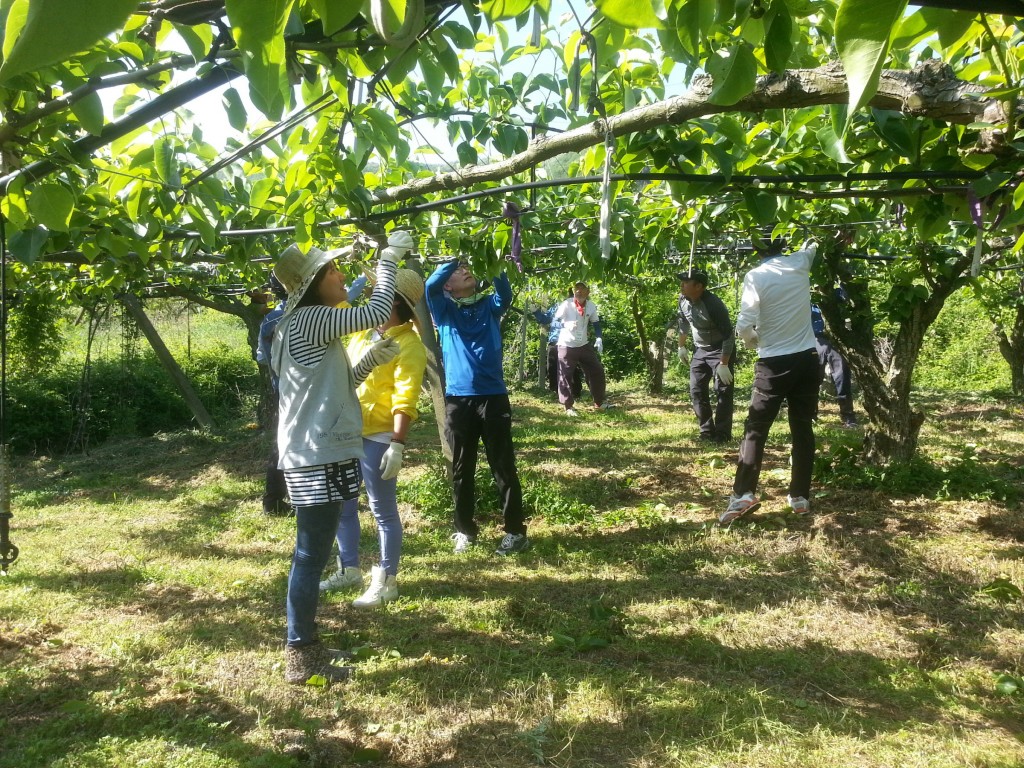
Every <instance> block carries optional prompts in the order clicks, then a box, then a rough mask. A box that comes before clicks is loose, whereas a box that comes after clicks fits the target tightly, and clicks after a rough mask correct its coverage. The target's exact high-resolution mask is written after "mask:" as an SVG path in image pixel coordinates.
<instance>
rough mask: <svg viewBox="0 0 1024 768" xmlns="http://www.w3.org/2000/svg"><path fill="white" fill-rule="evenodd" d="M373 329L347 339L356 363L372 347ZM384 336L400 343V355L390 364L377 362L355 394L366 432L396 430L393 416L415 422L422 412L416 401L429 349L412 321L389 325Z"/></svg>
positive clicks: (350, 358) (349, 352)
mask: <svg viewBox="0 0 1024 768" xmlns="http://www.w3.org/2000/svg"><path fill="white" fill-rule="evenodd" d="M373 334H374V331H373V329H370V330H368V331H362V332H360V333H357V334H355V335H353V336H352V338H351V339H350V340H349V342H348V359H349V360H351V361H352V364H353V365H355V364H356V363H358V362H359V360H360V359H361V358H362V356H363V355H364V354H366V352H367V350H369V349H370V347H371V346H373ZM384 338H386V339H387V338H392V339H394V340H395V341H397V342H398V355H397V356H396V357H395V358H394V359H393V360H392V361H391V362H389V363H385V364H384V365H378V366H377V367H376V368H374V369H373V370H372V371H371V372H370V375H369V376H367V377H366V381H364V382H363V383H362V384H360V385H359V389H357V390H356V394H357V395H358V396H359V405H360V406H362V411H363V435H364V436H365V435H376V434H378V433H380V432H391V431H392V430H393V429H394V425H395V422H394V415H395V414H396V413H404V414H406V415H408V416H409V418H410V419H412V420H413V421H415V420H416V418H417V416H418V415H419V414H418V413H417V411H416V402H417V401H418V400H419V398H420V387H421V386H422V385H423V371H424V370H426V367H427V351H426V349H424V347H423V342H422V341H421V340H420V337H419V334H417V333H416V329H415V328H413V325H412V321H410V322H408V323H403V324H402V325H396V326H395V327H394V328H388V329H387V330H386V331H385V332H384Z"/></svg>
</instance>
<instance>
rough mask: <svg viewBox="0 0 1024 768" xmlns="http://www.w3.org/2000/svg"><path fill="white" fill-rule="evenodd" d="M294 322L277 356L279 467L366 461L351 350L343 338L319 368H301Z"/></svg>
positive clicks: (278, 340) (286, 323) (281, 332)
mask: <svg viewBox="0 0 1024 768" xmlns="http://www.w3.org/2000/svg"><path fill="white" fill-rule="evenodd" d="M298 311H301V310H297V312H298ZM294 320H295V314H292V315H291V317H286V318H285V319H284V320H282V321H281V323H280V325H281V326H283V327H280V328H278V333H277V334H276V335H275V337H274V351H273V354H272V358H273V360H274V362H275V363H277V364H278V367H279V368H280V377H281V378H280V383H279V385H278V386H279V391H280V401H279V410H280V415H279V417H278V422H277V449H278V453H279V456H280V460H279V461H278V467H279V468H280V469H297V468H299V467H311V466H316V465H320V464H332V463H335V462H341V461H348V460H349V459H361V458H363V437H362V434H363V415H362V412H361V411H360V408H359V400H358V399H357V398H356V388H355V381H354V380H353V377H352V367H351V365H349V362H348V356H347V355H346V354H345V345H344V343H343V342H342V340H341V339H340V338H337V339H334V340H333V341H332V342H331V343H330V344H329V345H328V346H327V351H326V352H325V353H324V356H323V359H322V360H321V361H320V362H319V363H317V364H316V365H315V366H312V367H310V366H306V365H299V363H297V362H296V361H295V360H294V359H293V358H292V355H291V349H290V345H289V341H288V336H289V333H288V331H289V329H290V327H291V325H292V323H293V322H294Z"/></svg>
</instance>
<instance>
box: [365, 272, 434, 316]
mask: <svg viewBox="0 0 1024 768" xmlns="http://www.w3.org/2000/svg"><path fill="white" fill-rule="evenodd" d="M359 267H360V268H361V269H362V270H363V274H364V275H366V279H367V281H368V282H369V283H370V285H376V284H377V273H376V272H374V271H373V270H372V269H370V267H369V265H367V264H366V263H365V262H363V263H361V264H360V265H359ZM423 290H424V286H423V278H422V277H420V276H419V275H418V274H417V273H416V272H414V271H413V270H411V269H399V270H396V271H395V293H396V294H398V295H399V296H401V297H402V298H403V299H404V300H405V303H406V304H408V305H409V308H410V309H416V305H417V304H419V303H420V299H422V298H423Z"/></svg>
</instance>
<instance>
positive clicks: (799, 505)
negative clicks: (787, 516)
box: [786, 496, 811, 517]
mask: <svg viewBox="0 0 1024 768" xmlns="http://www.w3.org/2000/svg"><path fill="white" fill-rule="evenodd" d="M786 503H787V504H789V506H790V508H792V510H793V511H794V512H795V513H796V514H798V515H800V516H801V517H809V516H810V514H811V502H809V501H808V500H807V499H805V498H804V497H803V496H787V497H786Z"/></svg>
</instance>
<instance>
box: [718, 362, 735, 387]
mask: <svg viewBox="0 0 1024 768" xmlns="http://www.w3.org/2000/svg"><path fill="white" fill-rule="evenodd" d="M715 376H717V377H718V380H719V381H720V382H722V383H723V384H725V386H727V387H728V386H729V385H730V384H732V371H730V370H729V365H728V364H727V363H719V364H718V367H717V368H715Z"/></svg>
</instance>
